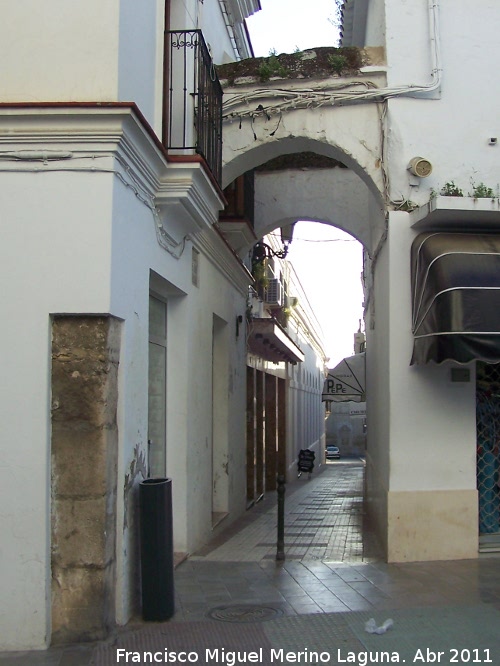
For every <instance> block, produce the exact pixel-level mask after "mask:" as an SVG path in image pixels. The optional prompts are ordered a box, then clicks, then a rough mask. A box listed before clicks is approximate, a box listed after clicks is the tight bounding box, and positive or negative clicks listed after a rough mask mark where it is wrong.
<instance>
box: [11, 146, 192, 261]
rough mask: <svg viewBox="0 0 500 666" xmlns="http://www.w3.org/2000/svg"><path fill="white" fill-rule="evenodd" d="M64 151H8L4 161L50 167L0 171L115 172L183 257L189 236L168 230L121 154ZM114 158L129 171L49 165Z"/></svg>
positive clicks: (166, 245)
mask: <svg viewBox="0 0 500 666" xmlns="http://www.w3.org/2000/svg"><path fill="white" fill-rule="evenodd" d="M59 152H60V151H5V152H3V153H2V152H0V163H1V162H2V160H4V161H8V162H11V161H13V160H14V161H22V162H23V163H30V162H42V163H43V164H44V165H46V166H40V167H29V166H25V167H9V168H2V167H0V173H34V174H40V173H105V174H114V175H115V176H116V177H117V178H118V180H119V181H120V182H121V183H122V184H123V185H124V186H125V187H126V188H127V189H130V190H132V192H133V193H134V195H135V197H136V198H137V199H138V200H139V201H140V202H141V203H142V204H143V205H145V206H146V207H147V208H148V209H149V210H150V211H151V213H152V215H153V219H154V222H155V230H156V237H157V240H158V243H159V244H160V245H161V247H162V248H163V249H164V250H166V251H167V252H168V253H169V254H170V255H172V256H173V257H174V258H175V259H180V257H181V256H182V254H183V252H184V248H185V245H186V241H187V239H188V235H186V236H184V237H183V239H182V240H181V241H180V242H176V241H175V240H174V239H173V238H172V237H171V236H170V235H169V234H168V233H167V232H166V231H165V229H164V227H163V224H162V221H161V218H160V211H159V209H158V208H157V206H156V204H155V201H154V197H153V196H152V195H151V194H150V193H149V192H148V191H147V190H146V189H145V188H144V187H143V185H142V184H141V183H140V181H139V179H138V178H137V177H136V176H135V175H134V173H133V171H132V169H131V168H130V166H129V165H128V164H127V163H126V162H125V161H124V160H123V159H122V158H121V157H120V156H119V155H114V156H111V155H98V156H96V155H85V156H78V158H75V156H74V155H73V153H65V154H64V155H60V154H59ZM110 157H114V159H116V161H117V162H118V163H119V164H120V165H121V166H122V168H123V169H124V171H125V173H123V172H122V171H120V170H118V169H111V168H106V167H98V166H91V167H86V166H75V167H72V166H69V165H68V166H64V167H63V166H47V165H48V164H49V163H54V162H57V161H65V162H66V161H67V160H68V159H78V160H92V161H94V160H95V159H104V158H110Z"/></svg>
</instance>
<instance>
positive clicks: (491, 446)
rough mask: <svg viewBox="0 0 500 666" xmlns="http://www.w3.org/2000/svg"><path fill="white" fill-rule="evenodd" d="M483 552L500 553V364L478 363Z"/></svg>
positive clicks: (478, 455) (480, 531) (479, 488)
mask: <svg viewBox="0 0 500 666" xmlns="http://www.w3.org/2000/svg"><path fill="white" fill-rule="evenodd" d="M476 429H477V489H478V499H479V550H480V552H485V551H490V552H491V551H500V487H499V469H500V364H498V363H496V364H487V363H482V362H479V361H478V363H477V379H476Z"/></svg>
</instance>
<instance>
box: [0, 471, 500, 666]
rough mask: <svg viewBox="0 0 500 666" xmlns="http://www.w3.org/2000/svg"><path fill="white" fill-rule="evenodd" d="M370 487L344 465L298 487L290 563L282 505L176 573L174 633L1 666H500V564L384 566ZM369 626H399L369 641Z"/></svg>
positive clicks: (141, 627) (3, 660) (145, 632)
mask: <svg viewBox="0 0 500 666" xmlns="http://www.w3.org/2000/svg"><path fill="white" fill-rule="evenodd" d="M362 481H363V467H362V465H361V464H360V463H359V462H358V463H356V464H353V465H350V464H349V465H347V464H343V462H340V463H337V462H335V463H332V464H328V465H326V468H325V469H324V471H323V472H322V473H320V474H316V473H315V474H314V475H313V478H312V479H311V480H308V478H307V475H303V476H302V477H301V478H300V479H298V480H297V481H295V482H294V483H292V484H290V486H289V487H288V488H287V493H286V511H285V552H286V560H285V562H282V563H277V562H276V560H275V554H276V498H272V497H268V498H267V499H266V500H264V501H263V502H261V503H259V504H258V505H257V506H256V507H254V508H253V509H252V510H250V511H248V512H247V513H246V514H245V516H244V517H243V518H242V519H241V521H238V524H237V525H234V526H232V527H231V528H230V529H229V530H228V531H227V532H226V533H225V534H224V538H219V539H217V540H216V541H214V542H213V543H212V544H210V545H209V546H207V547H206V548H204V549H203V550H201V551H200V552H198V553H196V554H195V555H193V556H191V557H190V558H189V559H188V560H187V561H185V562H183V563H182V564H181V565H180V566H179V567H178V568H177V569H176V572H175V594H176V613H175V616H174V617H173V618H172V620H170V621H169V622H165V623H142V622H137V623H131V625H129V626H128V627H126V628H124V629H122V630H120V631H118V632H117V634H116V635H115V636H114V637H113V638H111V639H110V640H108V641H106V642H103V643H100V644H97V645H79V646H68V647H65V648H51V649H50V650H48V651H44V652H38V653H33V652H29V653H10V654H5V653H4V654H1V653H0V664H2V665H14V664H15V665H17V666H19V665H21V664H22V665H23V666H25V665H26V666H31V665H32V664H33V665H35V664H36V665H37V666H90V664H93V665H94V666H108V664H116V663H151V662H148V661H147V660H148V659H149V656H148V655H144V652H149V653H150V657H151V660H152V663H167V661H168V660H169V658H170V659H171V658H172V657H173V656H177V655H178V653H179V651H188V652H189V653H190V654H191V660H192V661H193V663H197V664H200V665H201V664H211V665H212V664H214V665H215V664H216V663H225V664H228V666H232V665H231V652H230V651H231V650H238V651H239V652H240V653H241V654H240V656H241V657H242V658H245V659H246V660H247V663H252V662H254V663H262V664H268V663H283V662H288V661H298V660H299V659H300V661H301V662H302V663H329V664H332V665H333V664H342V663H351V664H368V663H373V662H374V661H375V658H378V659H379V662H380V661H381V659H382V657H384V655H387V656H385V657H384V658H385V663H391V662H394V661H395V660H396V657H397V658H398V659H399V660H400V662H402V661H403V659H405V660H406V663H417V664H418V663H420V664H425V663H440V664H449V663H492V664H500V558H496V557H481V558H480V559H478V560H467V561H454V562H430V563H429V562H426V563H408V564H386V563H383V562H381V561H380V560H379V559H378V558H377V556H376V552H375V549H374V547H373V544H372V542H371V540H370V539H369V538H368V539H367V538H365V541H364V545H363V539H362V532H363V529H362V528H363V526H362V520H363V515H362ZM372 617H373V618H375V621H376V624H377V626H380V625H381V624H382V623H383V622H384V621H385V620H387V619H388V618H391V619H392V620H393V622H394V625H393V627H392V628H391V629H390V630H389V631H388V632H387V633H384V634H382V635H377V634H369V633H367V632H366V631H365V623H366V621H367V620H369V619H370V618H372ZM119 650H122V652H119ZM454 650H458V652H457V653H455V652H454ZM281 651H282V652H281ZM313 651H314V652H317V653H318V655H313V654H312V652H313ZM462 651H463V652H462ZM127 652H128V653H129V654H128V661H126V657H127ZM174 652H175V653H177V655H173V653H174ZM299 652H300V653H302V656H300V655H299ZM370 652H371V653H372V654H371V662H370V661H369V658H370ZM286 653H289V654H288V655H287V654H286ZM438 653H442V654H441V655H439V654H438ZM455 655H456V657H457V659H456V661H453V657H454V656H455ZM314 657H316V660H314ZM438 657H439V660H438ZM488 659H490V660H491V661H488ZM389 660H391V661H389Z"/></svg>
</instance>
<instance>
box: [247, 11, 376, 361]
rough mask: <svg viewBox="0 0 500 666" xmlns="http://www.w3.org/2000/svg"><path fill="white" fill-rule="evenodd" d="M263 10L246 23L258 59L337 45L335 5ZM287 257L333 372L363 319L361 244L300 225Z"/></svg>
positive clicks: (330, 231) (311, 224) (333, 230)
mask: <svg viewBox="0 0 500 666" xmlns="http://www.w3.org/2000/svg"><path fill="white" fill-rule="evenodd" d="M261 6H262V10H261V11H260V12H257V13H256V14H254V15H253V16H251V17H250V18H248V19H247V24H248V29H249V31H250V37H251V40H252V45H253V49H254V53H255V55H256V56H268V55H269V52H270V51H271V50H275V51H276V52H277V53H293V51H295V50H296V49H297V48H299V49H300V50H301V51H303V50H304V49H308V48H313V47H315V46H336V45H337V37H338V35H337V30H336V29H335V27H334V26H333V25H332V24H331V22H330V21H329V20H328V19H329V18H330V19H333V17H334V10H335V3H334V0H307V2H304V0H261ZM302 239H304V240H302ZM318 241H324V242H318ZM287 258H288V259H289V260H290V261H291V262H292V263H293V265H294V267H295V270H296V272H297V274H298V276H299V278H300V281H301V283H302V286H303V288H304V291H305V292H306V294H307V297H308V300H309V302H310V304H311V306H312V308H313V310H314V312H315V314H316V317H317V318H318V320H319V322H320V324H321V327H322V329H323V332H324V336H325V348H326V354H327V356H329V357H330V361H329V363H328V366H329V367H330V368H333V367H334V366H335V365H336V364H337V363H338V362H340V361H341V360H342V359H343V358H344V357H345V356H351V354H352V353H353V344H354V341H353V338H354V333H355V332H356V331H357V330H358V327H359V320H360V319H362V317H363V306H362V303H363V290H362V287H361V270H362V248H361V245H360V243H358V242H357V241H355V240H354V239H353V238H352V236H349V235H348V234H346V233H344V232H343V231H341V230H340V229H336V228H334V227H332V226H330V225H328V224H318V223H317V222H298V223H297V224H296V225H295V231H294V235H293V242H292V244H291V245H290V250H289V253H288V257H287Z"/></svg>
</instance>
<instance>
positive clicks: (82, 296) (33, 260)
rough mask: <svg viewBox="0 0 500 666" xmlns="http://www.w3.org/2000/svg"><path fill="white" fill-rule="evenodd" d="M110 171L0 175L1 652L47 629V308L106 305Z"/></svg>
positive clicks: (31, 642) (35, 641)
mask: <svg viewBox="0 0 500 666" xmlns="http://www.w3.org/2000/svg"><path fill="white" fill-rule="evenodd" d="M112 178H113V176H111V175H100V176H96V175H95V174H81V175H79V176H76V175H75V174H72V173H49V174H43V175H42V174H40V173H32V174H29V173H28V174H22V175H19V174H14V173H11V174H5V173H4V174H3V175H2V192H3V195H2V196H1V197H0V216H1V219H2V225H1V231H0V235H1V243H0V247H1V249H0V254H1V262H0V263H1V271H2V284H3V285H4V298H3V307H4V309H3V325H2V327H1V331H0V348H1V349H2V357H3V358H2V377H3V397H2V401H1V406H0V413H1V417H2V423H3V441H4V442H8V443H9V446H7V447H5V448H4V450H3V454H2V455H3V459H2V460H3V463H2V466H3V471H4V481H3V484H2V498H3V505H4V511H2V515H1V517H0V529H1V531H2V535H3V537H2V543H3V546H2V563H3V566H2V570H1V573H0V597H1V598H2V599H4V600H8V604H5V605H2V607H1V608H0V626H1V627H2V637H3V640H2V649H19V648H20V647H23V648H35V647H41V646H43V645H44V642H45V641H46V640H47V636H49V635H50V626H49V619H48V618H49V615H48V614H47V612H46V603H47V599H50V556H49V531H50V525H49V521H48V516H49V515H50V512H49V493H50V390H49V387H50V347H51V340H50V333H51V322H50V314H51V313H56V312H66V313H71V312H74V313H78V312H106V311H108V309H109V297H110V291H109V278H108V276H109V256H110V247H111V234H110V228H109V224H107V219H109V217H110V214H111V206H112V203H111V197H110V194H109V193H110V189H111V187H110V182H111V180H112ZM27 191H29V192H30V195H29V196H27V195H26V193H27ZM89 191H92V197H89V195H88V193H89ZM26 609H30V615H29V618H28V617H27V616H26Z"/></svg>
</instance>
